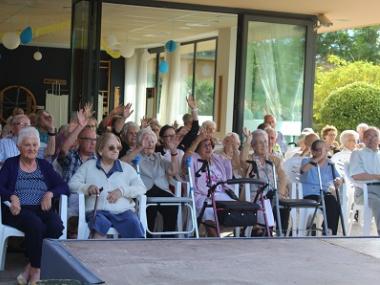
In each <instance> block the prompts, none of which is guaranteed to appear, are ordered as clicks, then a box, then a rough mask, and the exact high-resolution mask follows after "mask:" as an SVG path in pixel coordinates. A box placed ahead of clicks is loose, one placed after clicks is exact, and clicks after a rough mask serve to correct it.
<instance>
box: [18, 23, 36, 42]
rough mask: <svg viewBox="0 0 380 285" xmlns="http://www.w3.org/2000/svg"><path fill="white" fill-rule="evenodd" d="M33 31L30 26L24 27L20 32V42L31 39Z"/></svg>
mask: <svg viewBox="0 0 380 285" xmlns="http://www.w3.org/2000/svg"><path fill="white" fill-rule="evenodd" d="M32 37H33V32H32V28H31V27H26V28H25V29H24V30H23V31H22V32H21V34H20V40H21V43H22V44H24V45H25V44H28V43H30V42H31V41H32Z"/></svg>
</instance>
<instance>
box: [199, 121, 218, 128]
mask: <svg viewBox="0 0 380 285" xmlns="http://www.w3.org/2000/svg"><path fill="white" fill-rule="evenodd" d="M208 127H210V128H214V129H215V130H216V123H215V122H214V121H211V120H207V121H204V122H203V123H202V129H206V128H208Z"/></svg>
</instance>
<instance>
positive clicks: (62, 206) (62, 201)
mask: <svg viewBox="0 0 380 285" xmlns="http://www.w3.org/2000/svg"><path fill="white" fill-rule="evenodd" d="M67 201H68V199H67V195H61V196H60V198H59V215H60V217H61V220H62V223H63V233H62V235H61V236H60V237H59V239H67V208H68V202H67Z"/></svg>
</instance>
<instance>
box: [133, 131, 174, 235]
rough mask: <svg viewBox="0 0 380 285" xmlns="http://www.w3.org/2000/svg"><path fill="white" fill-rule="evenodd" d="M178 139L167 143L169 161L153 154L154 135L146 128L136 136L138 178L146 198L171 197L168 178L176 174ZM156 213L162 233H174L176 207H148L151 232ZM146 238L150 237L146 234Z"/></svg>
mask: <svg viewBox="0 0 380 285" xmlns="http://www.w3.org/2000/svg"><path fill="white" fill-rule="evenodd" d="M178 143H179V141H178V139H176V138H175V137H174V138H173V139H172V140H170V141H168V142H167V145H166V146H167V148H168V150H169V151H170V157H171V160H170V161H168V160H166V159H165V158H164V157H163V156H162V155H161V154H160V153H157V152H155V148H156V144H157V136H156V134H155V133H154V132H153V131H152V130H151V129H150V128H149V127H148V128H145V129H142V130H140V131H139V133H138V134H137V145H139V146H140V147H141V149H142V150H141V152H140V155H141V160H140V176H141V179H142V181H143V182H144V184H145V186H146V188H147V189H148V191H147V192H146V196H147V197H172V196H173V193H172V192H171V191H170V189H169V181H168V177H170V176H171V177H174V176H175V175H176V174H177V173H178V161H177V156H178V150H177V146H178ZM157 212H160V213H161V215H162V216H163V220H164V221H163V231H164V232H167V231H174V230H175V228H176V223H177V207H176V206H164V207H160V206H150V207H148V209H147V211H146V213H147V219H148V228H149V230H150V231H153V229H154V224H155V221H156V217H157ZM148 237H150V235H149V234H148Z"/></svg>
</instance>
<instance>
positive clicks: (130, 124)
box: [121, 121, 139, 135]
mask: <svg viewBox="0 0 380 285" xmlns="http://www.w3.org/2000/svg"><path fill="white" fill-rule="evenodd" d="M130 128H135V129H137V130H138V129H139V126H138V125H137V124H136V123H135V122H132V121H129V122H126V123H125V124H124V126H123V129H122V130H121V133H122V134H124V135H125V134H127V132H128V130H129V129H130Z"/></svg>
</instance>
